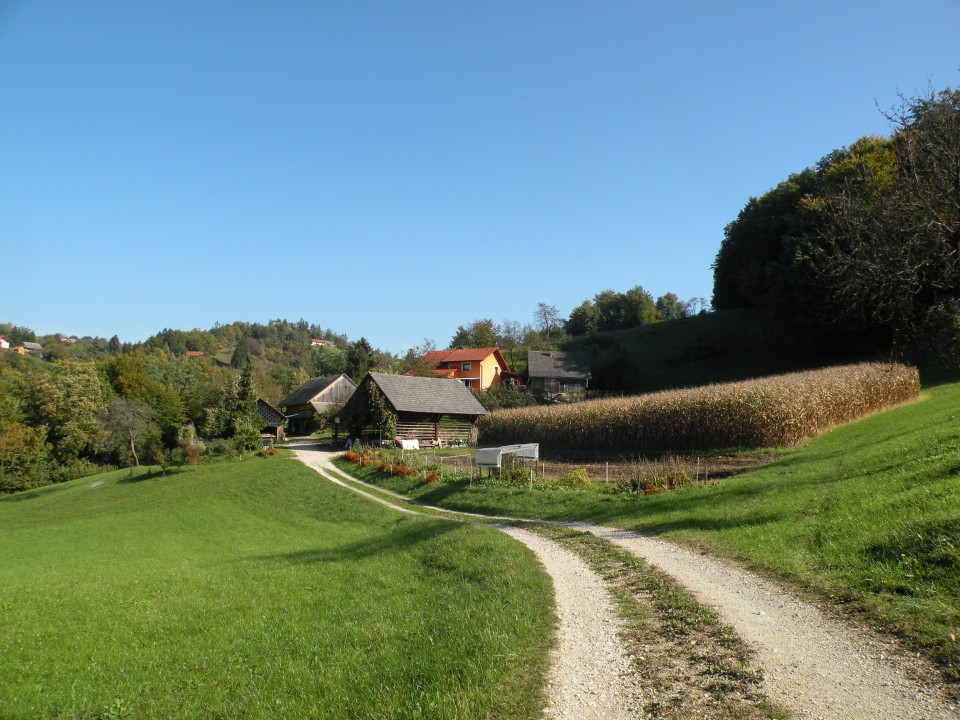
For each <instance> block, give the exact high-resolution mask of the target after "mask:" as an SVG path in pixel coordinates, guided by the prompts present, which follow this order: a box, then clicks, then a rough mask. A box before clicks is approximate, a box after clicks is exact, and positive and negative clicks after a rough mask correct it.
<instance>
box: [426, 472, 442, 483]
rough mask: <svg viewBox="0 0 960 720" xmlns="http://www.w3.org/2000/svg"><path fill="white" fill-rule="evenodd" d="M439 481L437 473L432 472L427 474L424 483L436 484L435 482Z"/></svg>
mask: <svg viewBox="0 0 960 720" xmlns="http://www.w3.org/2000/svg"><path fill="white" fill-rule="evenodd" d="M439 479H440V475H439V474H438V473H437V472H435V471H434V472H431V473H429V474H428V475H427V477H426V478H425V480H424V482H427V483H435V482H437V480H439Z"/></svg>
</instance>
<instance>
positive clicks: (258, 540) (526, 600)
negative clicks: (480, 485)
mask: <svg viewBox="0 0 960 720" xmlns="http://www.w3.org/2000/svg"><path fill="white" fill-rule="evenodd" d="M0 528H2V532H0V678H2V681H0V717H3V718H6V719H10V718H24V719H26V718H31V719H32V718H64V719H67V718H71V719H73V718H76V719H88V720H106V719H110V720H116V719H118V718H164V719H167V718H191V719H195V718H262V717H275V718H373V717H376V718H411V717H424V718H427V717H429V718H463V719H467V718H471V719H472V718H480V717H489V718H497V717H501V718H529V717H538V716H539V713H540V703H541V688H542V683H543V676H544V672H545V662H546V650H547V648H548V646H549V645H550V643H551V641H552V631H553V615H552V590H551V585H550V581H549V578H547V577H546V576H545V574H544V573H543V572H542V571H541V570H540V569H539V566H538V565H537V563H536V561H535V559H534V557H533V555H532V554H531V553H529V552H528V551H527V550H526V549H525V548H524V547H522V546H520V545H519V544H518V543H515V542H513V541H512V540H510V539H508V538H507V537H506V536H504V535H502V534H501V533H499V532H497V531H495V530H491V529H489V528H485V527H480V526H476V525H467V524H461V523H453V522H449V521H444V520H436V519H429V518H424V517H413V516H401V515H399V514H397V513H396V512H393V511H390V510H388V509H386V508H382V507H380V506H378V505H376V504H373V503H370V502H369V501H366V500H363V499H361V498H358V497H356V496H354V495H353V494H352V493H349V492H346V491H344V490H342V489H338V488H335V487H333V486H331V485H330V484H329V483H326V482H323V481H322V480H321V479H320V478H319V477H318V476H317V475H316V474H315V473H314V472H313V471H310V470H307V469H306V468H304V467H303V466H302V465H301V464H300V463H299V462H296V461H294V460H292V459H290V458H289V457H288V456H287V455H286V454H283V453H281V454H280V455H278V456H276V457H272V458H248V459H246V460H244V461H242V462H237V461H231V462H222V463H213V464H208V465H201V466H199V467H197V468H196V469H193V470H185V471H183V472H176V473H171V474H162V473H159V472H158V471H157V470H156V469H154V470H141V471H138V472H131V471H129V470H124V471H119V472H114V473H110V474H106V475H100V476H95V477H88V478H84V479H81V480H77V481H73V482H70V483H66V484H63V485H57V486H51V487H46V488H42V489H39V490H34V491H28V492H23V493H19V494H16V495H11V496H6V497H2V498H0Z"/></svg>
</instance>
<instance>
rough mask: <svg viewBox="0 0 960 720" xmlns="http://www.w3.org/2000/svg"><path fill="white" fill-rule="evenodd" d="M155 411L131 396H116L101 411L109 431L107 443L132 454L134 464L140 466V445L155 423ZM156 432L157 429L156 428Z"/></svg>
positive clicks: (102, 421) (116, 449)
mask: <svg viewBox="0 0 960 720" xmlns="http://www.w3.org/2000/svg"><path fill="white" fill-rule="evenodd" d="M154 415H155V413H154V411H153V408H151V407H150V406H149V405H147V404H146V403H144V402H141V401H139V400H133V399H130V398H114V399H113V400H111V401H110V404H109V405H108V406H107V408H106V410H104V411H102V412H101V413H100V422H101V423H103V427H104V429H105V430H106V432H107V438H106V439H107V444H108V446H110V447H112V449H114V450H115V451H117V452H118V453H119V452H120V451H121V449H122V450H123V451H124V452H128V453H129V454H130V458H131V459H132V460H133V464H134V465H135V466H137V467H139V466H140V455H139V453H138V452H137V449H138V447H140V443H141V441H142V439H143V437H144V435H145V434H147V433H148V432H149V430H150V429H151V426H152V425H153V418H154ZM154 432H156V430H155V429H154Z"/></svg>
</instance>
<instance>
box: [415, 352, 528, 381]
mask: <svg viewBox="0 0 960 720" xmlns="http://www.w3.org/2000/svg"><path fill="white" fill-rule="evenodd" d="M423 359H424V360H425V361H426V362H428V363H431V364H435V365H436V371H435V372H436V373H437V376H438V377H443V378H454V379H456V380H458V381H459V382H461V383H463V385H464V387H468V388H470V389H471V390H489V389H490V388H492V387H497V386H498V385H502V384H503V383H504V382H510V381H511V380H512V379H513V378H514V377H515V376H514V375H513V373H511V372H510V368H509V367H508V366H507V361H506V358H504V357H503V353H501V352H500V348H466V349H460V350H432V351H430V352H428V353H425V354H424V356H423Z"/></svg>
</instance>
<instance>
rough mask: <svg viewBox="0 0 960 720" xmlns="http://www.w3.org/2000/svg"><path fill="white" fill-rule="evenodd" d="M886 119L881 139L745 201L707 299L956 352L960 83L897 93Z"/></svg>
mask: <svg viewBox="0 0 960 720" xmlns="http://www.w3.org/2000/svg"><path fill="white" fill-rule="evenodd" d="M886 117H887V119H888V120H889V122H890V124H891V126H892V129H893V132H892V135H891V137H890V138H882V137H875V136H868V137H864V138H861V139H859V140H857V141H856V142H855V143H853V144H851V145H850V146H849V147H844V148H841V149H838V150H834V151H833V152H831V153H829V154H828V155H826V156H825V157H824V158H822V159H821V160H820V161H819V162H818V163H816V165H814V166H813V167H810V168H807V169H805V170H803V171H802V172H800V173H797V174H794V175H791V176H790V177H789V178H787V180H785V181H784V182H782V183H780V184H779V185H777V186H776V187H775V188H773V189H772V190H771V191H769V192H768V193H766V194H764V195H763V196H761V197H760V198H750V199H749V200H748V202H747V204H746V206H745V207H744V208H743V210H741V211H740V214H739V215H738V216H737V218H736V219H735V220H734V221H733V222H731V223H730V224H729V225H727V227H726V229H725V231H724V239H723V242H722V243H721V246H720V250H719V252H718V253H717V257H716V261H715V262H714V266H713V267H714V288H713V305H714V307H715V308H717V309H729V308H742V307H756V308H761V309H763V310H765V311H767V312H768V314H769V316H770V318H771V319H772V320H774V321H775V322H777V323H778V324H780V325H781V326H783V327H787V328H793V329H795V330H799V331H801V332H804V333H814V334H817V333H824V332H830V333H832V334H833V336H834V337H837V338H845V339H850V338H861V339H862V338H864V337H869V338H872V339H873V340H874V342H882V343H883V344H884V345H885V346H887V347H889V348H892V349H894V350H895V351H897V352H902V351H904V350H905V349H907V348H909V347H914V348H922V349H925V350H929V351H934V352H938V353H940V354H946V355H948V356H950V357H952V358H954V359H956V358H957V357H958V356H960V354H958V344H957V323H958V319H960V249H958V248H960V91H958V90H950V89H948V90H943V91H940V92H935V91H933V90H932V89H929V90H928V91H927V92H926V93H923V94H921V95H918V96H916V97H911V98H908V97H901V99H900V103H899V105H898V106H897V107H895V108H894V109H893V110H891V111H890V112H889V113H886Z"/></svg>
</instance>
